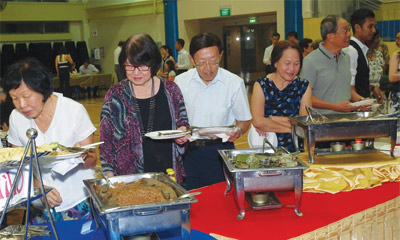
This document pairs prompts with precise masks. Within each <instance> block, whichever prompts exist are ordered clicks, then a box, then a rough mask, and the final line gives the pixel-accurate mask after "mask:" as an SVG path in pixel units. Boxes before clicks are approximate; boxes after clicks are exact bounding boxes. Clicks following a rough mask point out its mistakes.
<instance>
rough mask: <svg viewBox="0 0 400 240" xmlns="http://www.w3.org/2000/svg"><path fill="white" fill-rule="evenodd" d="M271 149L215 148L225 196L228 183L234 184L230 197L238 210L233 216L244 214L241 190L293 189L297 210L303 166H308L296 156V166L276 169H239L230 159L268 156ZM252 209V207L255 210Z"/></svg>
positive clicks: (229, 189)
mask: <svg viewBox="0 0 400 240" xmlns="http://www.w3.org/2000/svg"><path fill="white" fill-rule="evenodd" d="M270 151H271V149H266V150H265V151H264V152H263V150H262V149H261V148H252V149H229V150H228V149H224V150H218V152H219V154H220V155H221V157H222V159H223V163H224V164H223V168H224V175H225V181H226V183H227V186H226V189H225V196H229V193H230V192H231V191H232V185H233V186H234V187H235V191H234V199H235V202H236V206H237V208H238V210H239V214H238V215H237V219H239V220H241V219H243V218H244V216H245V212H244V204H245V193H246V192H247V193H251V192H253V193H254V192H255V193H260V192H265V191H294V192H295V213H296V214H297V215H298V216H302V215H303V214H302V213H301V212H300V210H299V207H300V201H301V195H302V193H303V169H305V168H308V167H307V165H306V164H304V163H303V162H301V161H300V160H299V159H297V158H296V161H297V166H294V167H276V168H255V169H239V168H236V167H235V166H234V165H233V164H232V160H233V158H234V157H235V156H236V155H238V154H255V153H258V154H265V155H270V154H271V153H268V152H270ZM255 210H256V209H255Z"/></svg>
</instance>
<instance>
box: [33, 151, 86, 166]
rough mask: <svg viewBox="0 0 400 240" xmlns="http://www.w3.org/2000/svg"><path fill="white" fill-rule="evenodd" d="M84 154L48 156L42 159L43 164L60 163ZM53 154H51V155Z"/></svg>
mask: <svg viewBox="0 0 400 240" xmlns="http://www.w3.org/2000/svg"><path fill="white" fill-rule="evenodd" d="M83 153H84V152H77V153H69V154H63V155H46V156H43V157H40V159H41V161H40V162H41V163H42V162H43V163H44V162H51V161H58V160H65V159H69V158H76V157H79V156H80V155H82V154H83ZM50 154H51V153H50Z"/></svg>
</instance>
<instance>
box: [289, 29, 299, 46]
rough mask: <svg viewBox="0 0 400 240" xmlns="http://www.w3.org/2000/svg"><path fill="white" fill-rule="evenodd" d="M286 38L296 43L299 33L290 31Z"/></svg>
mask: <svg viewBox="0 0 400 240" xmlns="http://www.w3.org/2000/svg"><path fill="white" fill-rule="evenodd" d="M287 40H288V41H289V42H292V43H294V44H297V43H298V42H299V35H298V34H297V32H296V31H290V32H288V34H287Z"/></svg>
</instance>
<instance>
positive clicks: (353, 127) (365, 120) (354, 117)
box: [289, 112, 398, 163]
mask: <svg viewBox="0 0 400 240" xmlns="http://www.w3.org/2000/svg"><path fill="white" fill-rule="evenodd" d="M325 117H326V118H327V120H321V119H320V120H319V121H318V116H317V117H313V118H314V119H317V121H310V120H309V119H308V117H306V116H301V117H300V116H297V117H289V118H290V121H291V124H292V136H293V138H294V140H293V142H294V143H297V142H298V137H300V138H303V139H306V145H307V152H308V161H309V162H310V163H314V161H315V155H318V151H316V148H315V142H318V141H336V140H354V139H355V138H364V139H373V138H377V137H388V136H389V137H390V142H391V149H390V153H391V155H392V156H394V155H393V151H394V147H395V145H396V136H397V130H396V129H397V120H398V119H397V118H396V117H379V116H375V115H373V113H370V112H357V113H342V114H327V115H325ZM296 149H298V146H296ZM371 151H376V149H374V148H373V145H372V146H371V147H369V148H366V149H364V150H361V151H357V152H371ZM329 152H330V151H329ZM330 153H332V154H337V153H340V154H342V153H352V152H351V151H341V152H337V153H334V152H330ZM322 154H327V153H326V152H322V153H321V155H322Z"/></svg>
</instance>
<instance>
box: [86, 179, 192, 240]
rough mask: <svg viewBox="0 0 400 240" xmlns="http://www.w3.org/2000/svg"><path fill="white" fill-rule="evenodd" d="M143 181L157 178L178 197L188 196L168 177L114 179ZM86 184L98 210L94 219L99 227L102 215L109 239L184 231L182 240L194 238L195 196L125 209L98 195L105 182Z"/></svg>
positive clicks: (117, 239) (87, 181)
mask: <svg viewBox="0 0 400 240" xmlns="http://www.w3.org/2000/svg"><path fill="white" fill-rule="evenodd" d="M141 178H154V179H157V180H158V181H161V182H163V183H166V184H169V185H170V186H171V187H172V188H173V189H174V190H175V192H176V193H177V195H178V197H179V196H181V195H183V194H186V193H188V192H187V191H186V190H185V189H184V188H182V187H181V186H180V185H179V184H177V183H175V182H174V181H173V180H172V179H171V178H169V177H168V176H167V175H165V174H164V173H141V174H132V175H124V176H116V177H111V178H109V180H110V181H111V182H112V183H115V182H125V183H130V182H134V181H137V180H139V179H141ZM84 184H85V186H86V188H87V190H88V192H89V194H90V196H91V199H92V202H93V205H94V206H93V208H94V211H93V212H94V216H95V220H96V223H97V226H99V223H100V219H99V215H103V216H104V215H105V218H106V220H107V221H106V224H105V225H106V228H107V229H108V235H109V239H111V240H120V237H121V236H131V235H137V234H142V233H151V232H160V231H163V230H168V229H174V228H181V239H189V238H190V236H189V235H190V208H191V204H192V203H194V202H197V199H196V198H194V197H193V196H190V197H187V198H182V199H179V200H176V201H173V202H158V203H150V204H139V205H130V206H122V207H111V206H106V205H104V204H103V203H102V202H101V200H100V198H99V196H98V195H97V193H96V191H95V189H94V187H95V186H96V185H103V184H107V182H106V180H105V179H90V180H84Z"/></svg>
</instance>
